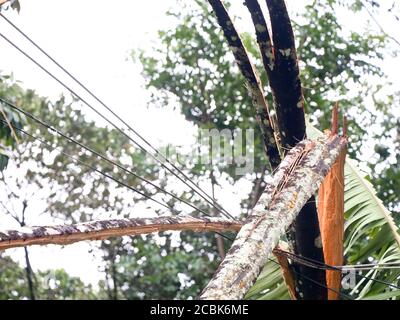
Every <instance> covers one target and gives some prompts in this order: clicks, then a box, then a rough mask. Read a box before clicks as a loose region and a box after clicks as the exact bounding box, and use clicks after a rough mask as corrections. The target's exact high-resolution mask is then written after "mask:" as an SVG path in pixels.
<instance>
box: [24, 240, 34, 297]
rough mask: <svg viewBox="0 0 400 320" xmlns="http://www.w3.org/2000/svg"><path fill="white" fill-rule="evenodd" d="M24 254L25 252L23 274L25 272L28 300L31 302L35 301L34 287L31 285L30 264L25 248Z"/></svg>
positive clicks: (31, 273) (31, 272)
mask: <svg viewBox="0 0 400 320" xmlns="http://www.w3.org/2000/svg"><path fill="white" fill-rule="evenodd" d="M24 252H25V264H26V267H25V272H26V280H27V281H28V289H29V298H30V299H31V300H36V296H35V286H34V284H33V271H32V267H31V262H30V260H29V252H28V248H27V247H24Z"/></svg>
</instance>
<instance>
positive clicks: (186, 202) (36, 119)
mask: <svg viewBox="0 0 400 320" xmlns="http://www.w3.org/2000/svg"><path fill="white" fill-rule="evenodd" d="M0 101H1V102H3V103H4V104H6V105H8V106H9V107H10V108H12V109H14V110H16V111H18V112H20V113H22V114H24V115H25V116H26V117H28V118H30V119H32V120H34V121H35V122H37V123H39V124H40V125H41V126H43V127H45V128H47V129H48V130H51V131H53V132H55V133H57V134H58V135H60V136H61V137H63V138H64V139H67V140H68V141H70V142H72V143H74V144H77V145H79V146H80V147H81V148H83V149H85V150H87V151H89V152H90V153H92V154H94V155H96V156H97V157H99V158H101V159H102V160H103V161H105V162H107V163H109V164H111V165H113V166H116V167H118V168H119V169H121V170H123V171H124V172H126V173H128V174H131V175H133V176H134V177H136V178H138V179H140V180H142V181H144V182H146V183H148V184H150V185H151V186H153V187H154V188H156V189H157V190H158V191H161V192H163V193H165V194H167V195H169V196H171V197H173V198H174V199H176V200H178V201H180V202H182V203H185V204H186V205H188V206H190V207H191V208H192V209H195V210H196V211H199V212H201V213H203V214H204V215H206V216H208V217H210V216H211V215H209V214H208V213H207V212H205V211H204V210H202V209H199V208H197V207H196V206H194V205H193V204H191V203H190V202H188V201H186V200H184V199H181V198H179V197H178V196H176V195H174V194H173V193H171V192H168V191H166V190H164V189H162V188H161V187H159V186H157V185H156V184H154V183H153V182H151V181H149V180H147V179H146V178H143V177H141V176H139V175H138V174H136V173H134V172H133V171H131V170H129V169H127V168H125V167H124V166H121V165H120V164H119V163H116V162H114V161H112V160H110V159H109V158H107V157H105V156H104V155H102V154H101V153H99V152H98V151H96V150H93V149H92V148H90V147H87V146H86V145H84V144H83V143H81V142H79V141H77V140H75V139H73V138H71V137H70V136H68V135H67V134H65V133H63V132H62V131H60V130H58V129H56V128H54V127H52V126H51V125H49V124H47V123H45V122H44V121H42V120H40V119H38V118H37V117H35V116H34V115H33V114H31V113H29V112H28V111H25V110H23V109H21V108H19V107H17V106H16V105H14V104H13V103H11V102H9V101H7V100H5V99H3V98H1V97H0Z"/></svg>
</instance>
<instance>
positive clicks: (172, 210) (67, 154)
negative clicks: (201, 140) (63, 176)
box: [0, 119, 233, 241]
mask: <svg viewBox="0 0 400 320" xmlns="http://www.w3.org/2000/svg"><path fill="white" fill-rule="evenodd" d="M0 121H1V122H2V123H3V124H7V122H6V121H4V120H2V119H0ZM12 126H13V128H14V129H15V130H17V131H19V132H22V133H23V134H25V135H26V136H28V137H30V138H32V139H34V140H36V141H39V142H40V143H41V144H43V145H45V146H47V147H48V148H50V149H51V150H57V151H58V152H60V153H61V154H63V155H65V156H66V157H68V158H70V159H72V160H73V161H76V162H77V163H79V164H80V165H82V166H84V167H87V168H88V169H90V170H92V171H94V172H96V173H98V174H100V175H102V176H104V177H106V178H108V179H110V180H112V181H114V182H116V183H118V184H120V185H122V186H123V187H126V188H128V189H130V190H131V191H134V192H136V193H138V194H140V195H141V196H143V197H145V198H146V199H149V200H151V201H153V202H155V203H157V204H159V205H161V206H163V207H165V208H167V209H168V210H171V212H173V213H175V214H177V215H179V212H178V211H176V210H175V209H174V208H172V207H170V206H168V205H166V204H164V203H161V202H160V201H158V200H156V199H154V198H153V197H151V196H149V195H147V194H145V193H144V192H142V191H140V190H138V189H136V188H134V187H131V186H129V185H128V184H126V183H124V182H122V181H121V180H119V179H117V178H114V177H113V176H111V175H109V174H107V173H106V172H104V171H102V170H99V169H97V168H95V167H94V166H92V165H90V164H88V163H86V162H84V161H82V160H81V159H79V158H77V157H74V156H72V155H70V154H69V153H66V152H65V151H63V150H61V149H60V148H59V147H53V146H52V145H51V144H50V143H49V142H47V141H45V140H44V139H41V138H39V137H37V136H34V135H32V134H30V133H28V132H27V131H25V130H23V129H22V128H19V127H16V126H15V125H12ZM208 216H209V217H211V216H210V215H208ZM215 233H216V234H218V235H220V236H221V237H223V238H225V239H227V240H230V241H233V239H232V238H230V237H228V236H226V235H224V234H222V233H220V232H217V231H215Z"/></svg>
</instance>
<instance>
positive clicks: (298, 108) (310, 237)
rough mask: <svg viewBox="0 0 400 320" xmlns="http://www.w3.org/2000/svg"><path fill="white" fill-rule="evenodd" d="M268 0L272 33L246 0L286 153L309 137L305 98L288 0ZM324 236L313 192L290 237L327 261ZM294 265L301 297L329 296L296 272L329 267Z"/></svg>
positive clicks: (318, 273) (319, 276)
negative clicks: (319, 243) (321, 241)
mask: <svg viewBox="0 0 400 320" xmlns="http://www.w3.org/2000/svg"><path fill="white" fill-rule="evenodd" d="M266 2H267V6H268V11H269V14H270V18H271V26H272V32H271V34H270V32H269V30H268V26H267V23H266V21H265V18H264V15H263V12H262V10H261V7H260V5H259V3H258V0H245V4H246V6H247V8H248V9H249V11H250V14H251V18H252V20H253V24H254V27H255V33H256V36H257V42H258V45H259V49H260V55H261V57H262V61H263V65H264V69H265V71H266V73H267V76H268V80H269V86H270V88H271V93H272V99H273V102H274V110H275V111H276V115H277V125H276V130H279V143H280V144H281V145H282V148H283V150H284V153H285V152H287V150H290V149H291V148H292V147H293V146H295V145H296V143H297V142H298V141H301V140H303V139H305V138H306V124H305V117H304V99H303V95H302V89H301V82H300V74H299V67H298V63H297V53H296V46H295V41H294V35H293V30H292V25H291V22H290V18H289V15H288V12H287V8H286V6H285V2H284V0H266ZM271 35H272V40H271ZM320 236H321V235H320V229H319V222H318V215H317V207H316V205H315V197H314V195H312V196H311V198H310V199H309V200H308V202H307V204H306V205H305V206H304V207H303V208H302V210H301V211H300V213H299V215H298V216H297V218H296V220H295V221H294V223H293V226H292V227H291V228H290V229H289V230H288V233H287V238H288V242H289V245H290V247H291V250H292V251H293V252H294V253H296V254H299V255H301V256H304V257H308V258H311V259H314V260H318V261H320V262H324V256H323V250H322V247H316V246H314V242H315V239H318V238H319V237H320ZM290 267H291V268H293V269H294V270H295V271H296V272H292V277H293V278H294V279H295V282H296V285H295V288H296V297H297V299H322V300H324V299H326V297H327V292H326V289H324V288H323V287H319V286H317V285H316V284H315V283H312V282H306V281H303V279H300V278H298V277H297V276H296V273H297V274H302V275H304V276H306V277H309V278H311V279H313V280H314V281H316V282H319V283H323V284H325V270H318V269H313V268H309V267H307V266H303V265H300V264H297V263H291V264H290Z"/></svg>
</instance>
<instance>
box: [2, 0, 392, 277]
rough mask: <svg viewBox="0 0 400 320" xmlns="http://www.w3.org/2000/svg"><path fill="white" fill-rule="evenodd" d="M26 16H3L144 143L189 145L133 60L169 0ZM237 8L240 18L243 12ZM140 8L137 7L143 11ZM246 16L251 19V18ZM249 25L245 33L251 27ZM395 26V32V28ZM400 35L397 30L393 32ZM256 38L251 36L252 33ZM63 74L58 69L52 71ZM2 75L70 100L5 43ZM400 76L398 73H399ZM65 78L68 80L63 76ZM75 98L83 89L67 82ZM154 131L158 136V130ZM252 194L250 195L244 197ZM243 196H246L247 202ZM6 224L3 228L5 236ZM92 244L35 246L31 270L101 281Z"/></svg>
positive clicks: (34, 8) (39, 9)
mask: <svg viewBox="0 0 400 320" xmlns="http://www.w3.org/2000/svg"><path fill="white" fill-rule="evenodd" d="M20 2H21V6H22V10H21V12H20V14H17V13H16V12H15V11H5V12H3V14H5V15H6V16H7V17H8V18H9V19H10V20H11V21H13V22H14V23H15V24H16V25H17V26H19V27H20V28H21V29H22V30H23V31H25V32H26V33H27V34H28V35H30V36H31V37H32V39H33V40H35V41H36V42H37V43H38V44H40V45H41V46H42V47H43V48H44V49H45V50H46V51H48V52H49V53H50V54H51V55H52V56H53V57H54V58H55V59H56V60H58V61H59V62H60V63H61V64H62V65H64V66H65V67H66V68H67V69H68V70H69V71H70V72H71V73H72V74H74V75H76V76H77V78H78V79H79V80H80V81H81V82H83V83H84V84H87V85H88V87H89V88H91V89H92V90H93V91H94V92H95V93H96V94H98V95H99V96H100V97H101V98H102V99H104V101H105V102H106V103H107V104H108V105H109V106H110V107H112V108H113V110H115V111H116V112H117V113H118V114H119V115H121V116H123V118H124V119H125V120H126V121H128V122H129V123H130V124H131V125H133V126H134V127H135V129H137V130H138V131H139V132H140V133H142V134H143V135H144V136H145V137H147V138H149V139H150V141H152V142H153V143H155V144H156V145H160V144H165V143H168V142H169V143H174V144H175V145H177V144H178V145H179V144H182V145H188V144H189V145H190V144H191V143H192V142H193V134H194V133H195V130H194V128H193V127H192V126H191V125H190V124H188V122H186V121H185V120H184V118H183V116H181V115H180V114H179V113H178V112H174V111H172V109H170V110H168V109H167V110H163V109H153V108H150V109H147V108H146V101H147V99H148V95H147V93H146V92H145V90H144V89H143V79H142V77H141V75H140V69H139V67H138V66H135V65H134V63H132V61H131V60H130V58H129V57H130V52H131V50H132V49H135V48H150V47H151V44H152V41H155V40H156V39H157V34H156V32H157V30H160V29H165V28H166V27H168V25H169V20H168V19H167V18H166V16H165V12H166V10H167V9H168V8H170V7H171V6H173V5H176V1H172V0H147V1H140V2H139V1H131V0H122V1H118V2H116V3H117V4H116V5H113V2H111V1H104V0H100V1H99V0H96V1H95V0H85V1H82V0H79V1H78V0H69V1H54V0H35V1H27V0H20ZM242 2H243V1H238V2H237V3H236V4H235V7H234V10H235V12H239V11H240V10H241V8H242V6H241V3H242ZM304 2H305V1H303V0H301V1H300V0H291V1H288V7H289V9H290V11H291V12H292V13H294V12H296V11H299V10H300V9H301V7H302V5H303V4H304ZM139 3H140V4H139ZM339 14H340V16H341V18H342V20H343V21H344V23H346V26H347V27H351V28H354V29H355V28H357V27H360V26H361V25H363V23H364V21H354V19H349V16H348V15H347V14H346V12H342V13H339ZM246 15H247V12H246ZM246 19H248V18H245V19H243V20H241V21H240V26H243V27H244V28H246V26H247V25H246V23H247V22H246V21H248V20H246ZM391 23H393V21H390V20H389V19H383V21H382V25H383V26H384V27H385V28H388V30H393V29H392V27H393V26H392V25H391ZM397 27H398V25H397ZM395 29H398V28H395ZM0 30H1V32H2V33H3V34H4V35H6V36H7V37H9V38H10V39H12V40H13V41H14V42H16V43H17V44H18V45H20V46H21V47H23V48H25V49H27V51H28V52H30V53H31V54H33V55H34V57H35V58H37V59H38V61H41V62H44V63H45V64H46V66H50V64H49V63H48V62H47V60H44V59H42V58H40V55H39V54H38V53H37V51H35V50H34V49H33V48H32V47H31V46H29V45H28V44H27V42H26V41H24V40H23V39H22V37H21V36H19V35H18V34H16V33H15V32H14V31H13V30H12V29H11V28H10V27H9V26H8V24H6V23H5V22H4V21H3V19H0ZM250 31H251V30H250ZM392 62H393V61H392V60H390V59H388V60H387V61H386V64H385V65H383V68H384V69H385V70H386V71H387V73H389V75H390V76H391V77H392V78H391V79H392V80H393V81H395V82H396V81H397V83H400V81H399V79H398V78H397V77H396V76H397V75H396V72H395V68H393V67H392ZM50 70H52V71H53V72H54V73H55V74H56V75H60V73H59V72H57V70H56V69H55V68H51V69H50ZM0 72H1V73H2V74H7V73H11V72H12V73H13V74H14V76H15V79H17V80H20V81H22V84H23V86H24V87H26V88H31V89H35V90H37V92H38V93H40V94H41V95H43V96H49V97H52V98H56V97H58V96H59V95H60V94H61V93H64V94H67V92H66V91H65V90H63V88H62V87H60V85H58V84H57V83H56V82H55V81H54V80H52V79H51V78H49V77H48V76H47V75H46V74H44V73H43V72H41V71H40V70H39V69H38V68H37V67H35V66H34V65H33V64H32V63H31V62H29V61H28V60H27V59H26V58H24V57H23V56H22V55H21V54H19V53H18V52H17V51H16V50H15V49H13V48H12V47H11V46H10V45H8V44H7V43H6V42H5V41H3V40H2V39H0ZM397 72H398V71H397ZM63 79H67V78H66V77H64V76H63ZM69 84H70V85H71V86H73V88H74V89H76V90H77V91H78V92H81V91H79V89H78V88H77V87H76V86H75V85H73V84H72V82H69ZM154 128H157V130H154ZM248 187H249V185H239V186H236V188H232V189H229V188H228V189H225V190H224V193H225V194H226V196H224V197H222V199H221V202H222V204H223V205H226V206H227V207H228V210H229V209H231V210H236V209H237V206H238V203H239V200H240V197H237V196H235V192H238V190H246V189H247V188H248ZM246 192H247V191H246ZM243 194H245V193H243V192H242V195H243ZM4 226H5V224H4V223H3V222H0V229H1V228H2V227H4ZM87 249H88V245H87V244H85V243H80V244H74V245H70V246H67V247H65V248H64V249H60V247H57V246H48V247H32V248H31V249H30V250H31V252H32V265H33V267H34V268H35V269H37V268H40V269H46V268H65V269H66V270H67V271H68V272H69V273H71V274H72V275H78V276H81V277H82V279H83V280H85V281H88V282H92V283H93V282H96V281H97V280H98V279H99V273H98V272H97V265H98V263H97V262H93V261H92V260H91V255H89V254H87ZM9 253H10V255H12V256H13V257H14V258H16V257H18V259H20V260H21V261H22V250H13V251H9Z"/></svg>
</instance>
